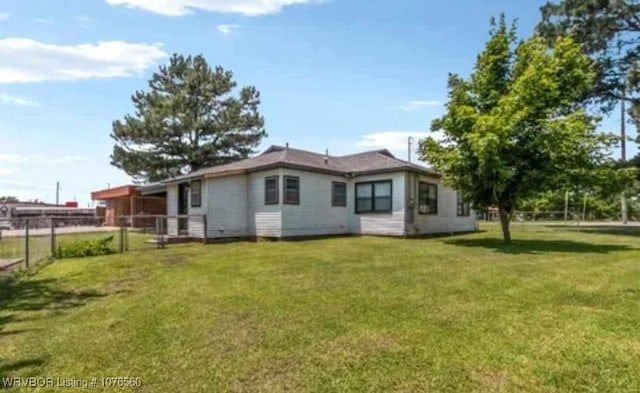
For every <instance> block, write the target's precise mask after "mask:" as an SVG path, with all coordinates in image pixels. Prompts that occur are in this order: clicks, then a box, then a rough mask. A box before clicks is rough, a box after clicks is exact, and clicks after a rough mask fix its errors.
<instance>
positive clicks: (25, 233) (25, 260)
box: [24, 218, 29, 269]
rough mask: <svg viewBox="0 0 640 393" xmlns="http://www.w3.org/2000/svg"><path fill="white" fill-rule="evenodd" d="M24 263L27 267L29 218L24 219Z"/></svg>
mask: <svg viewBox="0 0 640 393" xmlns="http://www.w3.org/2000/svg"><path fill="white" fill-rule="evenodd" d="M24 223H25V225H24V264H25V266H26V267H27V269H28V268H29V219H28V218H27V219H26V220H24Z"/></svg>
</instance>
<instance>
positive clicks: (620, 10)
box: [537, 0, 640, 121]
mask: <svg viewBox="0 0 640 393" xmlns="http://www.w3.org/2000/svg"><path fill="white" fill-rule="evenodd" d="M537 31H538V33H539V34H540V35H541V36H542V37H545V39H547V42H548V43H549V44H553V43H554V42H555V41H556V39H557V38H558V37H561V36H567V35H571V36H572V37H573V38H574V40H576V41H577V42H578V43H581V44H582V48H583V49H584V51H585V53H587V54H588V55H589V56H591V58H592V59H593V60H594V64H593V71H594V72H595V77H596V78H595V80H594V82H595V83H594V84H593V87H592V89H591V90H590V91H589V92H588V95H589V97H590V98H591V99H592V101H594V102H598V103H600V104H603V106H602V108H603V109H605V110H606V111H608V110H610V109H612V108H613V106H614V104H615V103H616V102H617V101H618V100H619V99H621V98H623V97H624V98H626V99H627V100H628V101H631V103H632V106H631V110H630V113H631V115H632V116H633V117H634V118H635V119H636V121H637V120H638V117H639V116H640V112H639V110H640V107H639V106H638V104H639V103H640V101H639V100H638V92H639V91H640V72H639V67H638V58H639V55H640V0H561V1H553V2H548V3H547V4H545V5H544V6H543V7H542V21H541V22H540V24H539V25H538V27H537ZM625 91H626V92H625Z"/></svg>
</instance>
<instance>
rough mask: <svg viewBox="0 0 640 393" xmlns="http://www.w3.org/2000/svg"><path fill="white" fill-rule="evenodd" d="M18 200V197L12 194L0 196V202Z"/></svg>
mask: <svg viewBox="0 0 640 393" xmlns="http://www.w3.org/2000/svg"><path fill="white" fill-rule="evenodd" d="M11 202H19V200H18V198H16V197H14V196H0V203H11Z"/></svg>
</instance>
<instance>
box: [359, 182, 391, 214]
mask: <svg viewBox="0 0 640 393" xmlns="http://www.w3.org/2000/svg"><path fill="white" fill-rule="evenodd" d="M390 211H391V180H384V181H377V182H368V183H356V213H388V212H390Z"/></svg>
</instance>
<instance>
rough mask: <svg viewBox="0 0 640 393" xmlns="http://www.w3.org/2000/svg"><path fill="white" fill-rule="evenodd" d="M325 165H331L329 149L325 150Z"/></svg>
mask: <svg viewBox="0 0 640 393" xmlns="http://www.w3.org/2000/svg"><path fill="white" fill-rule="evenodd" d="M324 163H325V164H328V163H329V149H327V150H325V152H324Z"/></svg>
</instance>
